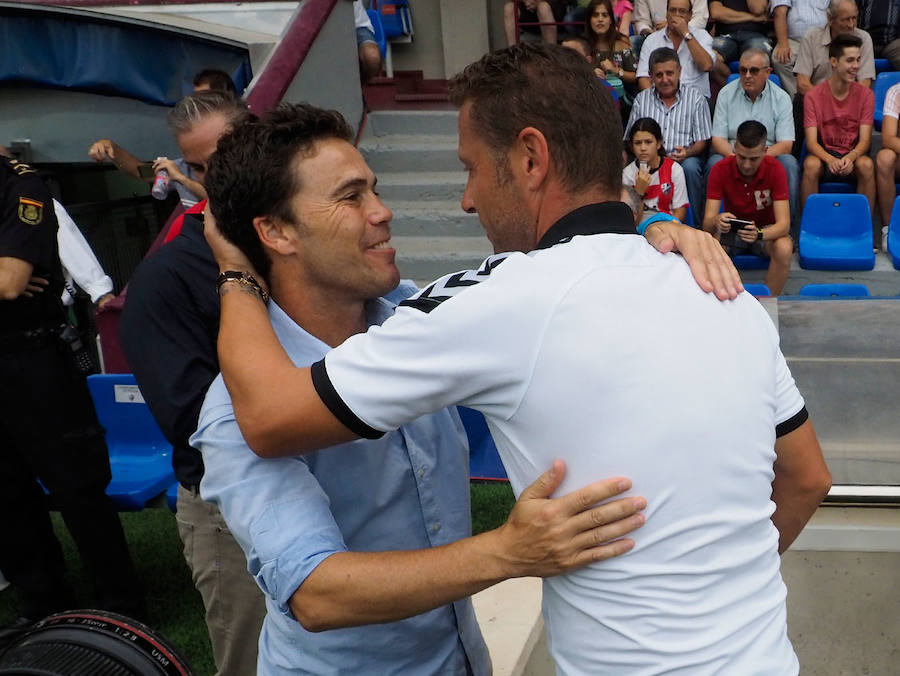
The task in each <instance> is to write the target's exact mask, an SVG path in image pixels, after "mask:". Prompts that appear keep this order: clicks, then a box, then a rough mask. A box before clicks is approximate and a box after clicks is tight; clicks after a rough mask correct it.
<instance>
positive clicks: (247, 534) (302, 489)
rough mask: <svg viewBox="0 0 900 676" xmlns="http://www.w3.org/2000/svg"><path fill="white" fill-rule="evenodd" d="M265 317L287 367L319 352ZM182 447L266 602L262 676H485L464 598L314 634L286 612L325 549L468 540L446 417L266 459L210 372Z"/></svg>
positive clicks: (465, 481)
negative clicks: (198, 455) (194, 456)
mask: <svg viewBox="0 0 900 676" xmlns="http://www.w3.org/2000/svg"><path fill="white" fill-rule="evenodd" d="M413 290H414V288H412V289H407V294H406V295H409V293H411V292H412V291H413ZM367 310H368V314H369V317H368V319H369V324H370V325H373V324H381V323H382V322H383V321H384V320H385V319H387V318H388V317H389V316H390V315H391V314H393V311H394V305H393V303H391V302H389V301H387V300H385V299H378V300H376V301H373V302H371V303H369V304H368V308H367ZM269 316H270V318H271V320H272V325H273V327H274V328H275V332H276V334H277V335H278V338H279V340H280V341H281V344H282V345H283V346H284V348H285V350H286V351H287V353H288V354H289V355H290V357H291V359H292V360H293V361H294V363H295V364H296V365H298V366H307V365H309V364H312V363H313V362H315V361H317V360H319V359H321V358H322V357H323V356H324V355H325V353H326V352H328V350H329V347H328V346H327V345H326V344H325V343H323V342H321V341H319V340H318V339H317V338H315V337H313V336H311V335H310V334H308V333H307V332H305V331H304V330H303V329H301V328H300V327H299V326H297V324H295V323H294V322H293V321H292V320H291V319H290V318H289V317H288V316H287V314H285V312H284V311H283V310H281V308H279V307H278V306H277V305H276V304H275V303H274V302H270V304H269ZM191 444H192V445H193V446H194V447H196V448H198V449H199V450H200V451H201V452H202V453H203V460H204V463H205V468H206V469H205V473H204V476H203V481H202V483H201V485H200V491H201V495H202V496H203V498H204V499H206V500H210V501H212V502H214V503H216V504H217V505H218V507H219V509H220V510H221V511H222V514H223V515H224V517H225V520H226V522H227V523H228V526H229V528H230V529H231V531H232V533H233V534H234V536H235V538H236V539H237V541H238V543H239V544H240V545H241V547H242V549H243V550H244V553H245V554H246V555H247V561H248V569H249V571H250V573H251V574H252V575H253V576H254V577H255V578H256V581H257V583H258V584H259V586H260V588H261V589H262V590H263V592H264V593H265V594H266V604H267V609H268V614H267V616H266V620H265V623H264V624H263V629H262V633H261V634H260V637H259V671H258V674H259V676H274V675H276V674H277V675H283V674H292V675H294V674H338V673H340V674H379V675H381V674H423V675H424V674H435V675H437V674H442V675H443V674H460V675H464V674H467V673H470V672H468V671H467V661H468V665H469V666H471V670H472V671H471V673H473V674H476V675H481V674H490V672H491V666H490V658H489V656H488V652H487V647H486V646H485V644H484V640H483V639H482V636H481V632H480V630H479V629H478V624H477V622H476V620H475V613H474V610H473V608H472V603H471V601H470V600H469V599H464V600H462V601H458V602H456V603H453V604H450V605H446V606H442V607H440V608H437V609H434V610H432V611H429V612H427V613H424V614H422V615H418V616H416V617H411V618H408V619H406V620H401V621H399V622H391V623H386V624H376V625H368V626H362V627H352V628H347V629H335V630H331V631H325V632H321V633H310V632H307V631H306V630H304V629H303V627H301V625H300V624H299V623H298V622H297V621H296V620H295V619H294V618H293V615H292V614H291V612H290V609H289V607H288V602H289V600H290V598H291V595H292V594H293V593H294V591H295V590H296V589H297V588H298V587H299V586H300V585H301V584H302V583H303V581H304V580H305V579H306V577H307V576H308V575H309V574H310V573H311V572H312V571H313V570H314V569H315V567H316V566H317V565H318V564H320V563H321V562H322V561H323V560H325V559H326V558H327V557H328V556H330V555H331V554H334V553H336V552H344V551H357V552H364V551H387V550H401V549H402V550H409V549H424V548H428V547H436V546H439V545H444V544H448V543H450V542H453V541H455V540H458V539H460V538H463V537H466V536H468V535H470V532H471V521H470V510H469V477H468V447H467V443H466V437H465V431H464V429H463V427H462V423H461V422H460V420H459V417H458V416H457V414H456V412H455V410H453V411H452V412H451V411H449V410H447V409H444V410H442V411H439V412H438V413H435V414H432V415H428V416H423V417H422V418H419V419H418V420H415V421H413V422H412V423H411V424H409V425H405V426H404V427H402V428H401V429H400V430H397V431H394V432H390V433H388V434H386V435H385V436H384V437H382V438H381V439H378V440H375V441H368V440H359V441H355V442H352V443H348V444H341V445H339V446H334V447H332V448H330V449H326V450H323V451H318V452H316V453H311V454H308V455H305V456H302V457H294V458H279V459H274V460H264V459H261V458H259V457H257V456H256V455H254V453H253V452H252V451H251V450H250V448H249V447H248V446H247V444H246V442H245V441H244V439H243V437H242V436H241V432H240V430H239V429H238V426H237V423H236V422H235V418H234V411H233V408H232V405H231V399H230V397H229V395H228V391H227V390H226V388H225V385H224V383H223V381H222V376H221V375H220V376H219V377H218V378H216V380H215V381H214V382H213V384H212V386H211V387H210V389H209V392H208V394H207V395H206V401H205V402H204V405H203V409H202V411H201V414H200V421H199V425H198V429H197V432H196V433H195V434H194V436H193V437H192V438H191ZM238 612H239V611H238ZM247 638H248V640H249V637H247Z"/></svg>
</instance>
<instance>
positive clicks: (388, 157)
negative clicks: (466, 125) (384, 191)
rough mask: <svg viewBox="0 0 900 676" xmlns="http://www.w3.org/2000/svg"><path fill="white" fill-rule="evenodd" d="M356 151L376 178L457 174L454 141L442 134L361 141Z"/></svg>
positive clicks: (459, 165) (383, 137) (457, 166)
mask: <svg viewBox="0 0 900 676" xmlns="http://www.w3.org/2000/svg"><path fill="white" fill-rule="evenodd" d="M359 150H360V152H361V153H362V154H363V156H364V157H365V158H366V162H368V164H369V166H370V167H371V168H372V171H374V172H375V173H376V174H382V173H384V172H389V171H396V172H416V171H428V172H431V171H438V172H443V171H460V170H461V168H462V165H461V164H460V162H459V157H458V155H457V150H456V137H455V136H448V135H443V134H434V135H424V134H414V135H405V134H404V135H400V134H395V135H391V136H381V137H370V138H366V139H363V140H362V142H361V143H360V144H359Z"/></svg>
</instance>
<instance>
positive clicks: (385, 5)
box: [377, 0, 413, 38]
mask: <svg viewBox="0 0 900 676" xmlns="http://www.w3.org/2000/svg"><path fill="white" fill-rule="evenodd" d="M377 11H378V13H379V14H380V15H381V25H382V27H383V28H384V37H386V38H396V37H400V36H401V35H412V33H413V29H412V19H411V18H410V15H409V2H408V1H407V0H390V1H388V2H385V0H379V2H378V7H377Z"/></svg>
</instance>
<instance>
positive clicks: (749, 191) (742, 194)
mask: <svg viewBox="0 0 900 676" xmlns="http://www.w3.org/2000/svg"><path fill="white" fill-rule="evenodd" d="M703 229H704V230H706V231H707V232H711V233H712V234H713V235H714V236H715V237H716V238H718V239H719V241H720V242H721V243H722V246H723V247H724V249H725V251H727V252H728V254H729V255H730V256H732V257H733V256H735V255H738V254H745V255H746V254H749V255H753V256H759V257H761V258H768V259H769V271H768V272H767V273H766V286H768V287H769V290H770V291H771V292H772V295H773V296H778V295H779V294H781V292H782V291H783V290H784V285H785V283H786V282H787V278H788V274H789V273H790V269H791V257H792V256H793V255H794V242H793V240H792V239H791V236H790V229H791V210H790V206H789V202H788V184H787V173H786V172H785V170H784V167H783V166H781V164H780V163H779V162H778V160H776V159H775V158H774V157H771V156H769V155H767V154H766V128H765V126H763V124H762V123H760V122H757V121H756V120H747V121H746V122H742V123H741V124H740V126H738V129H737V138H736V139H735V142H734V154H733V155H731V156H730V157H726V158H725V159H724V160H722V161H721V162H719V163H717V164H716V165H715V166H714V167H713V168H712V171H711V172H710V174H709V184H708V185H707V186H706V210H705V212H704V215H703Z"/></svg>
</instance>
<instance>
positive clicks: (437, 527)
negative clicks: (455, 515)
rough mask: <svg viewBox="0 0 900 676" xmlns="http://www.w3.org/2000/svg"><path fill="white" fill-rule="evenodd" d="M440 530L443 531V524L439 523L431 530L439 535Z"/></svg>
mask: <svg viewBox="0 0 900 676" xmlns="http://www.w3.org/2000/svg"><path fill="white" fill-rule="evenodd" d="M440 529H441V524H439V523H436V524H434V525H433V526H432V527H431V530H433V531H434V532H435V533H437V532H438V531H439V530H440Z"/></svg>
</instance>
